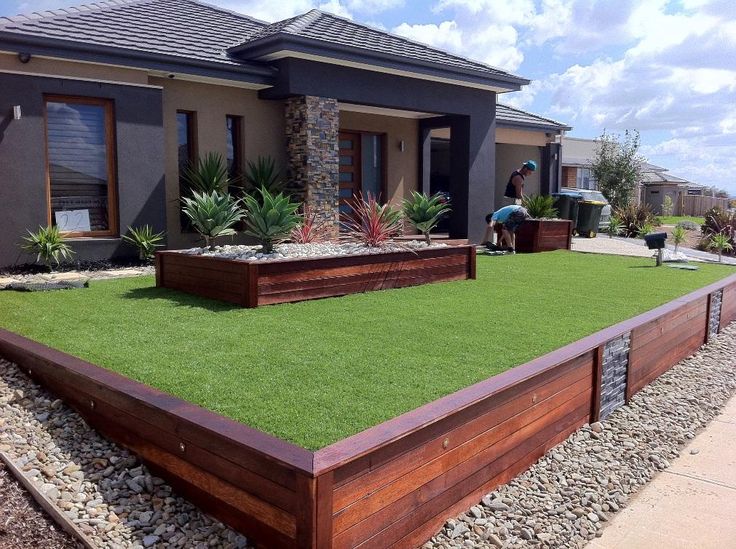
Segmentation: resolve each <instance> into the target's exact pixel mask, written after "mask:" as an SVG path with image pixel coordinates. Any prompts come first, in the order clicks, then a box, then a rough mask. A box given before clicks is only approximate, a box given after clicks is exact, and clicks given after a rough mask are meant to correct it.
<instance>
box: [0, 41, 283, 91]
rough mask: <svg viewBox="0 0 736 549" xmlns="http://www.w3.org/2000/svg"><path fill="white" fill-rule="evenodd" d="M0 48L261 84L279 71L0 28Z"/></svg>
mask: <svg viewBox="0 0 736 549" xmlns="http://www.w3.org/2000/svg"><path fill="white" fill-rule="evenodd" d="M0 49H6V50H10V51H19V52H20V51H23V52H27V53H30V54H31V55H44V56H48V57H55V58H62V59H69V60H74V61H86V62H95V63H101V64H108V65H118V66H126V67H132V68H140V69H149V70H158V71H168V72H172V73H176V72H180V73H186V74H194V75H197V76H207V77H212V78H223V79H229V80H237V81H241V82H250V83H253V84H259V85H272V84H273V77H274V75H275V74H276V70H275V69H274V68H272V67H269V66H266V65H262V64H256V63H252V62H247V61H246V62H243V61H238V63H239V64H238V65H228V64H225V63H217V62H215V61H206V60H202V59H191V58H188V57H181V56H176V55H166V54H161V53H156V52H145V51H136V50H131V49H126V48H118V47H112V46H101V45H97V44H87V43H84V42H76V41H73V40H62V39H57V38H47V37H43V36H32V35H27V34H20V33H15V32H8V31H0Z"/></svg>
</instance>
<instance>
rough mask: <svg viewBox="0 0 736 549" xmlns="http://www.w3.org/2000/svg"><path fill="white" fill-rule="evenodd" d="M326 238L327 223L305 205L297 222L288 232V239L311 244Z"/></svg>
mask: <svg viewBox="0 0 736 549" xmlns="http://www.w3.org/2000/svg"><path fill="white" fill-rule="evenodd" d="M327 238H328V227H327V224H326V223H325V222H324V220H322V219H320V218H319V217H317V214H316V213H314V212H312V211H311V210H310V209H309V208H308V207H307V206H306V205H305V206H304V211H303V212H302V215H301V219H300V221H299V223H298V224H297V225H296V226H295V227H294V228H293V229H291V232H290V233H289V239H290V240H292V241H293V242H295V243H297V244H311V243H312V242H324V241H325V240H327Z"/></svg>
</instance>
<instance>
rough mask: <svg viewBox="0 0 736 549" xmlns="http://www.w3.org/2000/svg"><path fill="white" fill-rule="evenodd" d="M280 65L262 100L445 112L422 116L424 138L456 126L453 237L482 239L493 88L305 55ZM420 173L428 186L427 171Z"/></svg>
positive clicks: (489, 198)
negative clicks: (437, 126)
mask: <svg viewBox="0 0 736 549" xmlns="http://www.w3.org/2000/svg"><path fill="white" fill-rule="evenodd" d="M278 69H279V73H278V77H277V82H276V85H275V86H274V87H273V88H269V89H266V90H262V91H261V92H259V94H260V96H261V97H262V98H264V99H283V98H286V97H291V96H295V95H315V96H319V97H332V98H335V99H337V100H338V101H343V102H348V103H357V104H361V105H371V106H376V107H388V108H394V109H406V110H413V111H420V112H428V113H434V114H438V115H442V119H441V120H437V119H435V120H432V119H424V120H422V122H423V123H425V122H426V123H427V124H424V125H422V128H423V130H424V133H423V135H424V137H425V138H426V129H427V128H428V127H430V125H431V124H432V123H441V124H442V125H444V126H450V128H451V134H452V138H451V140H450V142H451V143H450V147H451V158H452V160H451V163H452V171H451V174H450V195H451V198H452V214H451V216H450V220H449V230H450V236H451V237H453V238H470V239H471V241H476V242H479V241H480V240H481V238H482V236H483V232H484V230H485V220H484V217H485V215H486V214H487V213H488V212H489V211H491V210H492V209H493V206H494V190H493V189H494V187H493V176H492V174H493V173H494V172H495V149H494V146H495V141H496V94H495V93H494V92H491V91H486V90H480V89H475V88H467V87H462V86H455V85H451V84H444V83H440V82H432V81H429V80H418V79H413V78H406V77H403V76H397V75H393V74H385V73H379V72H374V71H365V70H360V69H355V68H351V67H342V66H337V65H328V64H325V63H318V62H315V61H306V60H303V59H282V60H280V61H279V62H278ZM445 115H446V116H445ZM425 145H427V142H426V139H425V140H423V141H422V147H421V150H422V155H423V158H421V159H420V166H421V167H426V166H425V164H426V163H427V162H428V161H427V158H426V155H427V154H429V152H428V151H429V147H428V146H425ZM420 177H421V178H420V187H422V188H423V187H424V186H425V185H424V183H423V179H424V175H422V176H420ZM426 177H429V175H428V174H427V175H426Z"/></svg>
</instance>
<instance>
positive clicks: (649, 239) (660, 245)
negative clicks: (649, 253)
mask: <svg viewBox="0 0 736 549" xmlns="http://www.w3.org/2000/svg"><path fill="white" fill-rule="evenodd" d="M666 240H667V233H649V234H648V235H644V242H646V243H647V247H648V248H649V249H650V250H657V267H659V266H660V265H662V250H663V249H664V243H665V241H666Z"/></svg>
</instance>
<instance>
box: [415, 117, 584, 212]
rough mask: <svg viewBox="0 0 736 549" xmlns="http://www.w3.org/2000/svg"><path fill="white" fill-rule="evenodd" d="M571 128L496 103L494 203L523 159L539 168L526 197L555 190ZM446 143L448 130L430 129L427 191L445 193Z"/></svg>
mask: <svg viewBox="0 0 736 549" xmlns="http://www.w3.org/2000/svg"><path fill="white" fill-rule="evenodd" d="M571 129H572V128H571V127H570V126H568V125H566V124H563V123H561V122H557V121H555V120H551V119H549V118H544V117H542V116H539V115H537V114H533V113H530V112H528V111H524V110H521V109H518V108H516V107H512V106H510V105H505V104H502V103H497V104H496V149H495V153H496V169H495V175H494V178H493V179H494V181H495V186H494V204H501V203H502V199H503V194H504V191H505V190H506V183H507V182H508V179H509V176H510V175H511V173H512V172H513V171H514V170H517V169H519V166H521V165H522V164H523V163H524V162H525V161H526V160H534V161H535V162H536V163H537V166H539V169H538V173H537V174H535V175H534V176H532V177H530V178H528V179H527V181H526V182H525V186H524V192H525V193H526V194H528V195H532V194H549V193H552V192H556V191H558V190H559V188H560V181H561V167H562V164H561V144H560V142H561V139H562V136H563V135H564V133H565V132H566V131H570V130H571ZM449 143H450V130H449V129H448V128H440V129H434V130H432V132H431V147H432V157H431V158H432V170H431V181H430V187H429V189H427V190H426V192H431V193H435V192H438V191H439V192H446V191H447V189H446V184H447V183H446V182H447V180H448V177H449V165H450V153H449V149H450V147H449Z"/></svg>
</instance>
